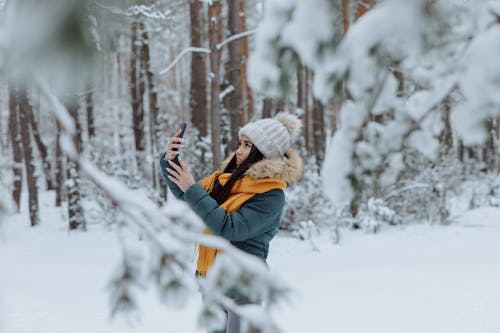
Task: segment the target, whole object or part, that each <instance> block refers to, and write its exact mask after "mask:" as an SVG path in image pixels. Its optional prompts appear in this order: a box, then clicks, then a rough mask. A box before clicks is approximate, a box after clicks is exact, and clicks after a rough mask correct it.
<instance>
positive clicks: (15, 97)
mask: <svg viewBox="0 0 500 333" xmlns="http://www.w3.org/2000/svg"><path fill="white" fill-rule="evenodd" d="M18 108H19V89H18V88H17V87H16V86H15V85H13V84H10V87H9V136H10V141H11V144H12V156H13V158H14V163H13V164H12V172H13V174H14V181H13V190H12V199H13V200H14V202H15V203H16V207H17V212H19V210H20V206H21V190H22V186H23V165H22V162H23V149H22V141H21V129H20V127H19V112H18V110H17V109H18Z"/></svg>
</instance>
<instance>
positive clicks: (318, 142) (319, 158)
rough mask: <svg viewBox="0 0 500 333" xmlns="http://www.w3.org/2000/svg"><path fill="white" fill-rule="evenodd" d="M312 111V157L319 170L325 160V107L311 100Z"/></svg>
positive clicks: (317, 101) (315, 100)
mask: <svg viewBox="0 0 500 333" xmlns="http://www.w3.org/2000/svg"><path fill="white" fill-rule="evenodd" d="M313 101H314V102H313V110H312V118H313V119H312V128H313V142H314V155H315V157H316V164H317V165H318V168H319V169H321V165H322V164H323V160H324V159H325V142H326V133H325V107H324V106H323V104H322V103H321V102H320V101H319V100H317V99H313Z"/></svg>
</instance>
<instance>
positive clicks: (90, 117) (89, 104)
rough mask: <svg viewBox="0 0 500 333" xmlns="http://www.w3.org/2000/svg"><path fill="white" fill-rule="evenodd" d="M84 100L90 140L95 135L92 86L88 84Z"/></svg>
mask: <svg viewBox="0 0 500 333" xmlns="http://www.w3.org/2000/svg"><path fill="white" fill-rule="evenodd" d="M85 102H86V103H85V104H86V109H87V131H88V133H89V140H92V138H93V137H95V124H94V99H93V87H92V86H90V85H89V86H88V91H87V94H86V95H85ZM132 103H133V102H132Z"/></svg>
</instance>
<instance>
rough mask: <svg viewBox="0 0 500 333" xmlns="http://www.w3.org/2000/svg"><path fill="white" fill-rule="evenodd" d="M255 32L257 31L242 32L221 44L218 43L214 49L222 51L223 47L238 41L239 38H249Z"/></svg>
mask: <svg viewBox="0 0 500 333" xmlns="http://www.w3.org/2000/svg"><path fill="white" fill-rule="evenodd" d="M256 32H257V29H254V30H248V31H243V32H240V33H237V34H235V35H232V36H231V37H229V38H227V39H225V40H223V41H222V42H220V43H219V44H217V45H216V49H217V50H220V49H222V48H223V47H224V46H225V45H227V44H229V43H231V42H233V41H235V40H238V39H240V38H244V37H247V36H251V35H253V34H255V33H256Z"/></svg>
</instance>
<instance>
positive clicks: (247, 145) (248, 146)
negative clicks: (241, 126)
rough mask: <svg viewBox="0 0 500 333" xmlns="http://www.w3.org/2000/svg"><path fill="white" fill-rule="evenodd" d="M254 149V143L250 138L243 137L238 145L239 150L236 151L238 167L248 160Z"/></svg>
mask: <svg viewBox="0 0 500 333" xmlns="http://www.w3.org/2000/svg"><path fill="white" fill-rule="evenodd" d="M252 147H253V143H252V142H251V141H250V139H249V138H248V136H246V135H242V136H241V139H240V142H239V144H238V149H236V166H239V165H240V164H241V163H243V161H244V160H246V158H247V157H248V154H250V150H252Z"/></svg>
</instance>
